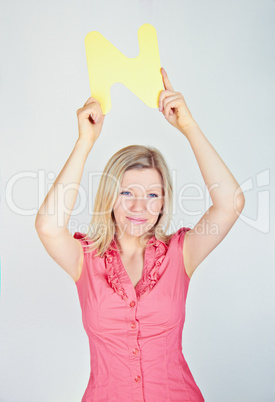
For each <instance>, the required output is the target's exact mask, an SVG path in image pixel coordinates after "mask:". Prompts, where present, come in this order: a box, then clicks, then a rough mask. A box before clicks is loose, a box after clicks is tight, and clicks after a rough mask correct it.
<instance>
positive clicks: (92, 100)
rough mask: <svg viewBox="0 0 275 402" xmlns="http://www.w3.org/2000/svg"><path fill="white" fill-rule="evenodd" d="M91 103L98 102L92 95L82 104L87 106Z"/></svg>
mask: <svg viewBox="0 0 275 402" xmlns="http://www.w3.org/2000/svg"><path fill="white" fill-rule="evenodd" d="M91 103H99V101H98V100H97V99H96V98H93V97H92V96H90V98H89V99H87V101H86V102H85V103H84V106H87V105H89V104H91Z"/></svg>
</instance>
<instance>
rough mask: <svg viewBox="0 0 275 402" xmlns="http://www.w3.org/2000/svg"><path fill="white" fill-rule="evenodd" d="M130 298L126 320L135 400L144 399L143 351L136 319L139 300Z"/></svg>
mask: <svg viewBox="0 0 275 402" xmlns="http://www.w3.org/2000/svg"><path fill="white" fill-rule="evenodd" d="M133 296H134V295H132V300H131V298H130V300H129V302H128V306H129V307H128V309H127V313H126V316H125V318H126V320H127V321H128V322H127V325H128V353H129V361H130V367H131V375H132V381H133V391H134V400H141V401H143V400H144V397H143V389H142V375H141V362H140V359H141V352H140V347H139V343H138V334H139V322H138V321H137V319H136V314H137V309H138V301H137V299H135V300H133Z"/></svg>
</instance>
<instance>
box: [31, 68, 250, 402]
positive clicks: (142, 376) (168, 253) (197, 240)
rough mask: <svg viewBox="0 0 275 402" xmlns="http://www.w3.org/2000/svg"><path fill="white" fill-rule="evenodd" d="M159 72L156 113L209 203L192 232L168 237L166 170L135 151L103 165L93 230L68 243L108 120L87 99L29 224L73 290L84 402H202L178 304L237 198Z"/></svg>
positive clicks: (227, 224)
mask: <svg viewBox="0 0 275 402" xmlns="http://www.w3.org/2000/svg"><path fill="white" fill-rule="evenodd" d="M161 72H162V77H163V83H164V88H165V90H163V91H161V93H160V96H159V108H160V111H161V112H162V113H163V114H164V116H165V118H166V119H167V120H168V122H169V123H170V124H172V125H173V126H174V127H176V128H177V129H178V130H179V131H180V132H181V133H182V134H183V135H185V137H186V138H187V140H188V141H189V143H190V145H191V147H192V150H193V152H194V154H195V157H196V159H197V162H198V165H199V168H200V170H201V173H202V175H203V178H204V181H205V184H206V186H207V188H208V190H209V192H210V195H211V199H212V202H213V205H212V206H211V207H210V208H209V209H208V211H206V213H205V214H204V215H203V217H202V218H201V219H200V221H199V222H198V223H197V225H196V226H195V227H194V228H193V229H192V230H191V229H189V228H180V229H179V230H178V231H177V232H176V233H173V234H171V235H167V234H166V230H167V229H168V226H169V223H170V219H171V207H172V185H171V178H170V175H169V170H168V168H167V165H166V163H165V160H164V159H163V156H162V155H161V153H160V152H159V151H157V150H156V149H155V148H152V147H143V146H138V145H136V146H129V147H126V148H123V149H122V150H120V151H118V152H117V153H116V154H115V155H114V156H113V157H112V158H111V159H110V161H109V162H108V163H107V165H106V167H105V170H104V172H103V175H102V177H101V181H100V184H99V189H98V192H97V196H96V199H95V207H94V214H93V219H92V221H91V226H90V230H89V232H88V233H87V235H85V234H83V233H80V232H76V233H75V234H74V237H72V236H71V234H70V233H69V231H68V229H67V225H68V222H69V219H70V215H71V212H72V210H73V207H74V204H75V201H76V197H77V191H78V187H79V183H80V180H81V176H82V173H83V168H84V164H85V161H86V159H87V156H88V155H89V153H90V151H91V149H92V148H93V145H94V143H95V141H96V140H97V138H98V137H99V134H100V132H101V129H102V125H103V122H104V117H105V116H104V115H103V114H102V110H101V107H100V104H99V102H98V101H97V100H96V99H94V98H89V99H88V100H87V102H86V103H85V105H84V106H83V108H80V109H78V111H77V117H78V129H79V138H78V140H77V142H76V145H75V147H74V149H73V151H72V153H71V155H70V157H69V159H68V161H67V162H66V164H65V166H64V167H63V169H62V171H61V173H60V174H59V176H58V177H57V179H56V181H55V183H54V185H53V186H52V188H51V189H50V191H49V193H48V195H47V197H46V198H45V200H44V202H43V204H42V205H41V207H40V209H39V211H38V214H37V217H36V230H37V232H38V235H39V237H40V239H41V241H42V243H43V245H44V246H45V248H46V250H47V252H48V253H49V254H50V255H51V257H52V258H53V259H54V260H55V261H56V262H57V263H58V264H59V265H60V266H61V267H62V268H63V269H64V270H65V271H66V272H67V273H68V274H69V275H70V276H71V277H72V278H73V280H74V281H75V283H76V286H77V290H78V295H79V300H80V304H81V308H82V317H83V324H84V328H85V330H86V332H87V335H88V337H89V344H90V353H91V361H90V364H91V374H90V379H89V383H88V386H87V389H86V391H85V394H84V396H83V398H82V402H90V401H116V402H117V401H120V402H124V401H125V402H126V401H127V402H130V401H146V402H152V401H170V400H171V401H172V400H173V401H197V402H199V401H204V398H203V396H202V393H201V391H200V390H199V388H198V386H197V384H196V382H195V380H194V378H193V376H192V373H191V371H190V369H189V367H188V365H187V363H186V361H185V359H184V356H183V354H182V346H181V342H182V330H183V325H184V320H185V301H186V296H187V291H188V286H189V281H190V278H191V277H192V275H193V273H194V271H195V269H196V268H197V267H198V265H199V264H200V263H201V262H202V261H203V260H204V259H205V257H206V256H207V255H208V254H209V253H210V252H211V251H212V250H213V249H214V248H215V247H216V246H217V245H218V244H219V243H220V242H221V241H222V240H223V238H224V237H225V236H226V234H227V233H228V232H229V230H230V229H231V227H232V226H233V224H234V223H235V221H236V220H237V219H238V216H239V214H240V213H241V211H242V209H243V207H244V195H243V193H242V191H241V189H240V187H239V184H238V183H237V181H236V180H235V179H234V177H233V175H232V174H231V172H230V171H229V170H228V168H227V167H226V165H225V164H224V162H223V161H222V160H221V158H220V157H219V155H218V154H217V152H216V151H215V150H214V148H213V147H212V146H211V144H210V143H209V142H208V140H207V139H206V137H205V136H204V134H203V133H202V131H201V130H200V128H199V126H198V124H197V123H196V122H195V120H194V119H193V117H192V115H191V113H190V111H189V109H188V107H187V105H186V103H185V100H184V97H183V96H182V95H181V94H180V93H179V92H175V91H174V90H173V87H172V85H171V84H170V81H169V79H168V76H167V74H166V72H165V71H164V69H162V70H161ZM70 183H74V184H75V183H76V186H77V188H76V190H77V191H75V189H74V190H73V192H70V194H68V192H67V194H66V208H67V212H66V213H65V207H64V205H63V204H64V203H63V198H62V197H61V196H60V194H61V195H62V192H60V187H62V185H63V186H68V185H69V184H70ZM48 211H51V213H48ZM53 211H54V213H53ZM199 228H203V231H201V230H199Z"/></svg>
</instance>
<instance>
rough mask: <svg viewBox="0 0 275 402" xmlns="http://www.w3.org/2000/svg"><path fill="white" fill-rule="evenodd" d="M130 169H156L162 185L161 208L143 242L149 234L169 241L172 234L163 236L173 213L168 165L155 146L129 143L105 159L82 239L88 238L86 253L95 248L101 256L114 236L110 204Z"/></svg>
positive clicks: (142, 241) (113, 220)
mask: <svg viewBox="0 0 275 402" xmlns="http://www.w3.org/2000/svg"><path fill="white" fill-rule="evenodd" d="M130 169H156V170H157V171H158V172H159V174H160V176H161V178H162V185H163V192H164V194H163V200H164V202H163V208H162V211H161V212H160V214H159V217H158V220H157V222H156V223H155V225H154V226H153V227H152V228H151V229H150V230H149V231H147V232H146V233H144V234H143V235H142V236H140V242H141V243H144V244H145V240H146V238H147V237H148V236H150V237H152V236H153V235H154V236H155V238H156V239H157V240H161V241H163V242H164V243H168V242H169V240H170V238H171V236H172V234H170V235H166V231H167V230H168V228H169V224H170V221H171V216H172V203H173V187H172V180H171V176H170V172H169V169H168V166H167V164H166V162H165V159H164V157H163V155H162V154H161V152H160V151H158V150H157V149H156V148H154V147H146V146H143V145H130V146H128V147H125V148H122V149H120V150H119V151H117V152H116V153H115V154H114V155H113V156H112V157H111V158H110V160H109V161H108V162H107V165H106V166H105V169H104V171H103V174H102V176H101V179H100V182H99V187H98V190H97V193H96V197H95V203H94V212H93V216H92V220H91V222H90V226H89V230H88V233H87V234H86V235H85V237H84V240H91V241H92V244H88V247H89V248H88V249H87V250H85V252H91V251H92V250H95V249H98V252H97V254H96V256H100V257H103V255H104V253H105V252H106V250H107V249H108V248H109V247H110V244H111V243H112V240H113V239H114V236H115V232H116V230H115V218H114V214H113V207H114V205H115V202H116V200H117V197H118V195H119V190H120V184H121V181H122V178H123V175H124V173H125V172H126V171H128V170H130Z"/></svg>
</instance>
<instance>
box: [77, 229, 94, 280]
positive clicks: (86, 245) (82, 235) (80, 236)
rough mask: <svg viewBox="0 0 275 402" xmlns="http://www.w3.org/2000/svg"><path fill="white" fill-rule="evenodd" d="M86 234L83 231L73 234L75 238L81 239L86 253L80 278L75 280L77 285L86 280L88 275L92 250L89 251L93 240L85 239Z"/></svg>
mask: <svg viewBox="0 0 275 402" xmlns="http://www.w3.org/2000/svg"><path fill="white" fill-rule="evenodd" d="M85 236H86V234H85V233H81V232H75V234H74V235H73V237H74V238H75V239H77V240H79V241H80V243H81V246H82V249H83V253H84V258H83V264H82V270H81V274H80V277H79V278H78V280H77V281H76V282H75V284H76V286H77V287H78V286H79V285H80V284H81V283H82V282H83V281H84V280H85V277H86V275H87V266H88V261H89V257H90V255H91V252H88V249H89V246H90V245H91V241H90V240H89V239H84V238H85Z"/></svg>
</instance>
